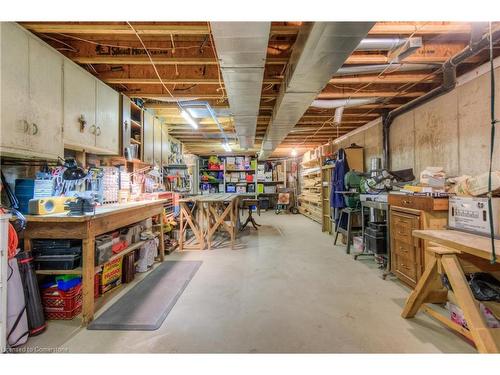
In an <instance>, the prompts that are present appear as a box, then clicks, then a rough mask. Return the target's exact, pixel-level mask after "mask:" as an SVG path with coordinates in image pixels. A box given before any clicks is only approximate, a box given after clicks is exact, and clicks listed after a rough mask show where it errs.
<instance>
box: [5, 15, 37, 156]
mask: <svg viewBox="0 0 500 375" xmlns="http://www.w3.org/2000/svg"><path fill="white" fill-rule="evenodd" d="M0 34H1V35H0V41H1V44H0V46H1V47H0V48H1V54H0V55H1V60H0V61H1V63H0V69H1V73H0V74H1V80H0V83H1V86H2V88H1V89H2V97H1V100H2V102H1V110H0V116H1V117H0V119H1V128H0V146H1V147H2V153H4V154H5V153H6V149H8V151H9V153H10V151H15V150H19V152H21V151H20V150H23V149H24V150H25V149H26V148H27V147H26V142H27V138H28V130H29V129H28V127H29V125H28V120H29V118H28V116H29V114H30V113H29V65H28V64H29V63H28V61H29V47H28V40H29V37H28V34H27V33H26V32H25V31H23V30H22V29H21V28H20V27H19V26H17V25H16V24H14V23H12V22H0Z"/></svg>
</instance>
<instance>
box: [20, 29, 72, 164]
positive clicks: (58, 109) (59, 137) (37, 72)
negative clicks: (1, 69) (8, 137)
mask: <svg viewBox="0 0 500 375" xmlns="http://www.w3.org/2000/svg"><path fill="white" fill-rule="evenodd" d="M29 72H30V73H29V77H30V80H29V81H30V99H31V100H30V107H31V112H32V117H31V120H30V125H31V127H30V133H29V134H30V136H29V142H28V144H29V147H30V148H31V150H33V151H34V152H35V153H37V154H38V155H39V156H42V157H48V158H57V157H63V156H64V146H63V130H62V129H63V73H62V72H63V56H62V55H61V54H59V53H58V52H56V51H54V50H53V49H52V48H50V47H49V46H48V45H46V44H45V43H43V42H42V41H40V40H38V39H35V38H34V37H30V39H29Z"/></svg>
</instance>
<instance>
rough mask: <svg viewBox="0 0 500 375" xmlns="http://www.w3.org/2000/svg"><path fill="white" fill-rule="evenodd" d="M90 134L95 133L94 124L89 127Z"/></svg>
mask: <svg viewBox="0 0 500 375" xmlns="http://www.w3.org/2000/svg"><path fill="white" fill-rule="evenodd" d="M89 131H90V134H95V125H92V126H91V127H90V129H89Z"/></svg>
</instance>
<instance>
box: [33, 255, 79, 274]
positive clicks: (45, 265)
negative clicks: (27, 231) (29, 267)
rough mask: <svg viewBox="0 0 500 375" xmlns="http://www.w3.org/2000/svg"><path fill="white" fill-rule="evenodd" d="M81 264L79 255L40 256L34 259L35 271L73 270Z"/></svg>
mask: <svg viewBox="0 0 500 375" xmlns="http://www.w3.org/2000/svg"><path fill="white" fill-rule="evenodd" d="M81 263H82V256H81V254H69V255H40V256H37V257H36V258H35V269H37V270H74V269H75V268H78V267H80V265H81Z"/></svg>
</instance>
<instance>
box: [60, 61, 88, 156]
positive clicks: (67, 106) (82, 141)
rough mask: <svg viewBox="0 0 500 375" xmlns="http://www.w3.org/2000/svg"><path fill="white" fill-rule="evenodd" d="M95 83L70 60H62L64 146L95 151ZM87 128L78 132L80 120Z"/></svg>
mask: <svg viewBox="0 0 500 375" xmlns="http://www.w3.org/2000/svg"><path fill="white" fill-rule="evenodd" d="M95 105H96V80H95V79H94V77H92V76H91V75H89V74H88V73H87V72H86V71H84V70H83V69H82V68H80V67H79V66H78V65H76V64H74V63H73V62H71V61H69V60H65V61H64V137H63V138H64V144H65V146H66V147H67V148H71V149H76V150H86V149H91V150H92V149H94V148H95V142H96V139H95V138H96V136H95V133H96V131H95V129H96V118H95V114H96V106H95ZM81 116H83V119H84V120H85V121H86V125H85V127H84V128H83V129H81V125H80V122H79V118H80V117H81Z"/></svg>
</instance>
